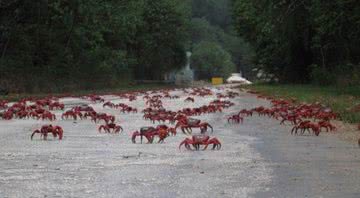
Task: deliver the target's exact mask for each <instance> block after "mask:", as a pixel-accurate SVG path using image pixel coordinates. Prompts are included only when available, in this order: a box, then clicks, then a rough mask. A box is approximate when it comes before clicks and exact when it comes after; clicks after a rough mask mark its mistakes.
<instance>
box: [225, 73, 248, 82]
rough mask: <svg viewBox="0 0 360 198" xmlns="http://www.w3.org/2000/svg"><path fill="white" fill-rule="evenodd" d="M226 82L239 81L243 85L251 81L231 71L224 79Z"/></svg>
mask: <svg viewBox="0 0 360 198" xmlns="http://www.w3.org/2000/svg"><path fill="white" fill-rule="evenodd" d="M226 82H227V83H239V84H244V85H250V84H252V82H250V81H248V80H246V79H245V78H243V77H242V76H241V73H232V74H231V76H230V77H229V78H228V79H226Z"/></svg>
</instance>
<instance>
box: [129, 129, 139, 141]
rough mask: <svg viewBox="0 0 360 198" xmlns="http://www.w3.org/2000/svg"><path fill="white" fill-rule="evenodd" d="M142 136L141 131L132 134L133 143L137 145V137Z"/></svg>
mask: <svg viewBox="0 0 360 198" xmlns="http://www.w3.org/2000/svg"><path fill="white" fill-rule="evenodd" d="M139 135H140V133H139V131H135V132H134V133H133V134H132V137H131V141H132V143H134V144H135V143H136V141H135V138H136V136H139Z"/></svg>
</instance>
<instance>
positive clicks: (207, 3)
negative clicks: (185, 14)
mask: <svg viewBox="0 0 360 198" xmlns="http://www.w3.org/2000/svg"><path fill="white" fill-rule="evenodd" d="M229 6H230V1H229V0H196V1H192V16H193V18H192V20H191V23H190V24H191V25H190V33H191V42H192V48H193V51H194V52H195V50H196V53H199V52H200V51H201V53H202V55H201V56H192V59H193V61H192V62H194V63H199V62H203V61H204V60H203V59H204V57H206V56H208V57H211V56H212V55H213V51H214V49H217V50H215V51H222V52H223V51H225V52H226V54H228V55H229V56H230V59H226V61H225V62H228V63H225V64H224V63H222V64H221V65H218V66H216V67H223V68H221V70H224V71H227V72H226V74H222V75H223V76H224V77H228V76H226V75H228V74H229V72H230V71H232V72H236V71H239V70H241V71H242V72H243V74H245V76H246V77H250V73H251V69H252V68H253V66H254V64H253V57H254V56H253V50H252V48H251V46H249V45H248V43H246V42H245V41H244V40H243V39H241V38H239V37H238V36H236V33H235V31H234V28H233V26H232V24H231V9H230V7H229ZM200 43H202V44H201V45H200ZM204 43H212V44H213V45H212V47H213V46H215V44H216V47H213V48H211V49H203V50H200V49H199V46H204V47H206V45H204ZM218 48H221V49H218ZM204 53H211V54H208V55H206V54H204ZM197 58H201V60H196V59H197ZM223 61H224V60H223ZM208 62H214V60H211V61H210V60H209V61H208ZM229 65H231V66H229ZM234 65H235V66H234ZM194 68H195V70H197V69H200V67H198V66H196V67H194ZM229 68H231V69H229ZM202 69H203V68H202ZM208 69H209V71H208V72H206V71H204V69H203V70H201V71H196V73H197V74H198V75H197V77H198V78H209V77H211V75H212V72H213V71H210V70H211V68H208ZM218 70H220V69H218Z"/></svg>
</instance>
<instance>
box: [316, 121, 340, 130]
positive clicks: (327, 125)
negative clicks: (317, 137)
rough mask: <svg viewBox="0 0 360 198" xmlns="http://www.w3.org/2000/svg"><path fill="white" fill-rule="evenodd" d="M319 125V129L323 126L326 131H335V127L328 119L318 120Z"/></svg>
mask: <svg viewBox="0 0 360 198" xmlns="http://www.w3.org/2000/svg"><path fill="white" fill-rule="evenodd" d="M318 124H319V126H320V129H322V128H325V129H326V132H328V131H336V127H335V126H334V125H333V124H331V123H330V122H329V121H324V120H323V121H320V122H318Z"/></svg>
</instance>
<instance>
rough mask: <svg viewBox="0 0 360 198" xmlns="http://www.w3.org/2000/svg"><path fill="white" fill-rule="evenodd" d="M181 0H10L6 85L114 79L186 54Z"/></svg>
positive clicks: (1, 27) (3, 49) (2, 23)
mask: <svg viewBox="0 0 360 198" xmlns="http://www.w3.org/2000/svg"><path fill="white" fill-rule="evenodd" d="M186 5H188V3H184V1H181V0H159V1H152V0H133V1H125V0H120V1H102V0H92V1H85V0H73V1H65V0H52V1H45V0H39V1H30V0H18V1H14V0H4V1H1V2H0V87H1V86H5V87H7V88H9V89H10V90H11V91H13V92H14V91H15V92H23V91H27V92H37V91H65V90H69V89H79V88H97V87H104V86H106V87H114V86H116V85H118V84H119V83H125V82H128V81H131V80H132V79H133V78H134V77H144V76H141V75H137V74H138V73H142V72H143V71H147V73H146V76H147V77H148V78H149V79H159V78H161V75H162V74H163V73H164V72H165V71H168V70H170V69H172V68H177V67H179V66H180V65H182V64H183V62H184V57H185V53H184V51H185V45H186V41H187V40H188V36H187V33H186V31H185V30H186V29H187V26H188V21H189V17H190V8H189V7H188V6H186Z"/></svg>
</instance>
